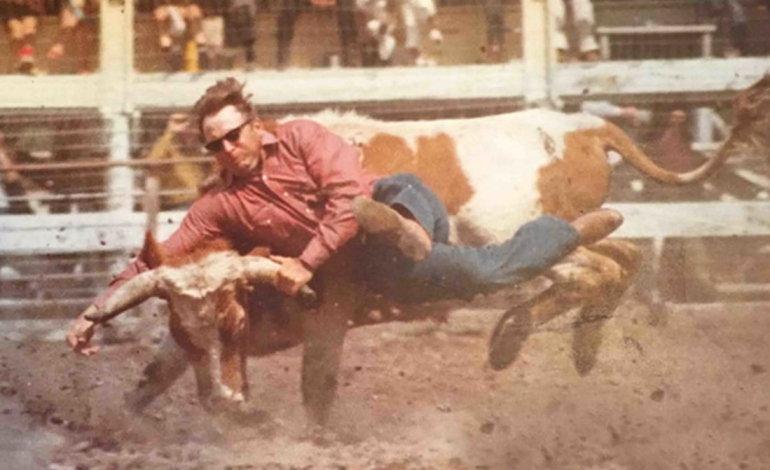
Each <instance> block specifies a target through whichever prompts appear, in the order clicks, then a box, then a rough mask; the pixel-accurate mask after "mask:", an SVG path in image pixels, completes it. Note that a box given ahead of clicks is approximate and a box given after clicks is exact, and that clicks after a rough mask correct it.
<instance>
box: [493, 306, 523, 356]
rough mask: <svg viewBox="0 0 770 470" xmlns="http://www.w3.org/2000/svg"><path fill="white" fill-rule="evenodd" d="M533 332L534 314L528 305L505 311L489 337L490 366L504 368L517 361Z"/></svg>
mask: <svg viewBox="0 0 770 470" xmlns="http://www.w3.org/2000/svg"><path fill="white" fill-rule="evenodd" d="M531 333H532V314H531V313H530V311H529V307H528V305H526V304H525V305H520V306H518V307H514V308H512V309H511V310H508V311H507V312H505V313H504V314H503V316H502V317H501V318H500V320H499V321H498V322H497V325H496V326H495V329H494V330H493V331H492V336H491V337H490V338H489V366H490V367H491V368H492V369H494V370H503V369H505V368H506V367H508V366H510V365H511V364H513V363H514V362H516V359H518V357H519V353H521V348H522V347H523V346H524V342H525V341H526V340H527V338H528V337H529V335H530V334H531Z"/></svg>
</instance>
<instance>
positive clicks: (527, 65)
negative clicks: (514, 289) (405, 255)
mask: <svg viewBox="0 0 770 470" xmlns="http://www.w3.org/2000/svg"><path fill="white" fill-rule="evenodd" d="M697 3H698V2H696V1H695V0H671V1H666V2H663V1H655V0H633V1H629V0H627V1H619V0H615V1H613V0H595V5H596V16H597V24H599V25H600V26H601V27H603V28H605V29H604V30H601V29H599V33H600V35H601V36H602V40H603V43H604V47H605V49H606V51H607V53H606V58H607V59H609V60H604V61H601V62H597V63H569V64H567V63H562V64H560V63H557V62H556V59H555V55H554V52H553V50H551V48H550V44H551V42H550V38H551V34H552V31H551V30H550V22H549V21H548V14H549V12H548V7H547V2H544V1H538V0H522V2H521V4H518V3H515V2H509V3H508V4H507V5H508V9H507V10H506V11H507V13H506V19H507V29H506V37H507V38H506V41H507V43H508V44H509V45H510V47H509V48H508V50H507V57H506V61H504V62H503V63H495V64H480V63H477V62H478V60H477V57H476V56H477V53H478V45H479V44H480V43H481V42H482V39H480V38H481V37H482V36H483V31H484V28H485V25H484V19H483V2H480V1H473V0H462V1H461V0H451V1H449V0H446V1H444V2H440V3H439V15H440V16H443V17H444V21H443V24H444V25H446V26H445V28H444V33H445V38H446V39H445V42H444V45H443V46H442V47H443V49H442V51H441V53H440V55H439V56H438V58H439V65H437V66H435V67H390V68H381V69H369V68H366V69H365V68H330V67H312V66H313V65H317V64H319V63H321V62H319V60H318V58H319V57H326V56H328V55H330V54H333V53H334V51H335V50H336V49H335V48H336V47H337V45H336V33H334V32H333V31H334V22H333V20H332V18H331V17H329V15H328V14H326V13H324V12H314V13H312V14H309V15H307V16H306V17H305V18H303V19H302V20H301V21H303V22H304V23H302V24H300V25H299V26H298V36H297V38H296V40H295V46H294V47H295V49H296V51H297V54H296V57H295V63H294V66H293V67H290V68H289V69H287V70H283V71H277V70H272V69H270V68H269V67H271V65H272V64H271V62H270V60H272V54H271V47H274V45H273V43H272V42H271V41H272V39H271V38H272V36H273V33H274V25H275V13H274V10H272V9H271V8H273V7H272V6H271V5H272V2H269V1H268V2H261V4H262V5H263V6H264V8H265V11H266V14H265V15H262V16H260V18H259V21H260V24H263V25H264V26H265V27H264V28H261V30H262V31H265V34H264V35H265V38H266V39H265V40H264V41H262V42H260V43H259V44H258V50H259V52H258V57H264V59H263V60H264V61H265V63H264V64H263V65H264V68H262V67H259V68H257V69H254V70H248V71H247V70H245V69H238V70H233V71H208V72H200V73H184V72H182V73H173V74H169V73H163V72H160V71H159V70H160V69H161V67H159V66H158V63H159V59H158V54H159V51H158V50H157V47H156V46H155V45H154V43H153V42H152V38H153V37H154V32H153V30H152V28H153V24H152V21H151V17H150V13H149V12H148V10H147V9H146V8H145V7H143V6H142V2H139V4H138V7H137V6H135V5H134V4H133V2H130V1H129V2H117V1H112V0H104V1H102V2H101V10H100V21H99V24H100V26H99V31H98V35H97V36H98V38H99V47H98V48H96V47H94V48H93V49H94V50H93V53H95V54H98V57H96V58H95V59H98V60H95V62H96V63H98V64H99V68H98V71H96V72H95V73H91V74H87V75H77V74H67V73H62V74H54V73H50V74H46V75H38V76H35V77H28V76H20V75H4V76H0V81H1V82H2V85H3V86H0V130H2V132H3V133H4V134H5V135H6V139H7V140H8V142H9V146H11V147H14V146H17V145H18V144H20V142H22V141H23V140H24V139H32V140H34V141H36V142H38V141H41V140H46V141H47V142H49V144H48V145H49V146H50V149H51V151H52V153H53V156H48V157H40V158H37V157H31V158H30V159H28V160H26V161H24V162H18V163H21V164H22V166H20V167H16V169H18V170H21V171H22V172H23V174H24V175H27V176H29V177H30V178H32V179H34V180H36V181H37V182H38V183H37V187H39V188H41V191H38V192H36V193H34V194H33V193H27V194H24V195H16V196H12V195H9V196H8V197H7V198H6V201H7V204H6V205H7V209H6V210H7V211H8V212H20V213H10V214H4V215H0V220H2V223H0V311H1V312H2V318H5V319H10V318H15V316H17V315H21V314H22V312H24V315H29V314H30V312H32V311H34V312H37V313H36V315H37V317H44V316H45V315H46V314H47V312H50V311H51V310H50V309H47V308H46V307H47V306H49V305H51V304H56V305H57V307H59V308H58V309H57V310H56V315H70V314H74V312H75V311H79V310H80V309H81V308H82V307H83V306H84V305H85V303H86V302H88V301H89V300H90V299H91V298H92V297H93V296H94V294H95V293H96V292H98V291H100V290H101V289H102V288H103V286H104V285H105V284H106V282H107V281H108V280H109V278H110V276H111V275H112V274H113V273H115V272H116V270H119V269H121V268H122V267H123V266H125V264H126V261H127V260H128V259H129V258H130V256H131V254H132V253H133V251H134V250H136V249H137V248H138V244H139V243H140V242H141V239H142V237H141V233H142V232H143V231H144V229H145V228H148V227H149V228H152V229H154V230H157V231H158V233H159V236H160V237H161V238H163V237H164V236H166V235H167V234H168V233H170V230H172V229H173V228H174V227H175V226H176V225H177V224H178V223H179V221H180V219H181V217H182V216H183V212H181V211H166V210H163V208H162V207H161V206H160V204H159V202H158V197H159V196H160V195H162V194H167V193H168V191H167V190H168V188H165V189H164V188H157V180H156V179H155V178H153V177H151V175H152V172H149V171H147V165H146V164H145V163H144V162H142V161H141V159H142V158H143V157H144V156H145V155H146V154H147V152H148V150H149V148H150V146H151V144H152V142H153V141H154V140H155V139H156V138H157V137H158V136H160V134H161V133H162V131H163V128H164V126H165V122H166V119H167V117H168V115H169V114H171V113H172V112H175V111H180V110H185V109H187V108H189V107H190V106H191V105H192V104H193V103H194V101H195V99H197V97H198V96H200V94H201V93H202V92H203V90H204V89H205V88H206V87H207V86H209V85H210V84H212V83H213V82H214V81H215V80H217V79H220V78H223V77H225V76H230V75H233V76H236V77H237V78H239V79H242V80H245V81H246V82H247V88H248V89H249V90H250V91H251V92H252V93H253V94H254V98H255V100H256V102H258V103H260V104H261V113H262V115H263V116H264V117H276V116H282V115H286V114H297V113H303V112H311V111H316V110H320V109H324V108H328V107H335V108H339V109H354V110H357V111H358V112H362V113H365V114H369V115H372V116H375V117H378V118H382V119H393V120H400V119H423V118H454V117H471V116H481V115H488V114H495V113H500V112H509V111H515V110H517V109H523V108H525V107H529V106H554V107H563V108H564V109H567V110H570V109H576V108H577V107H578V106H579V104H580V103H581V102H583V101H586V100H588V99H591V100H609V101H611V102H613V103H615V104H618V105H623V106H636V107H638V108H644V109H647V110H650V111H651V113H652V114H653V116H654V118H653V120H652V124H651V127H650V128H649V129H647V130H645V132H643V133H640V134H639V136H638V137H639V140H640V141H641V142H642V143H647V144H650V145H651V146H652V145H653V144H654V142H655V139H656V136H659V135H660V134H661V132H662V128H658V127H656V125H657V124H658V123H662V122H664V121H665V117H666V116H668V115H669V113H670V112H671V111H673V110H684V111H685V113H686V114H687V115H688V116H689V121H688V122H689V123H690V124H688V126H691V127H690V128H689V129H690V130H689V131H690V134H691V137H692V140H693V142H692V145H693V148H695V149H696V150H699V151H701V150H702V151H704V152H705V153H707V152H708V149H710V148H713V147H714V145H715V144H717V143H718V141H719V138H720V128H722V127H724V122H729V120H730V109H729V102H730V99H731V98H732V97H733V95H734V93H735V91H736V90H740V89H742V88H744V87H746V86H748V85H750V84H751V83H753V82H754V81H756V80H758V79H759V78H760V77H761V76H762V75H763V74H765V73H767V72H768V71H770V59H768V57H766V55H767V49H766V47H765V44H764V42H763V41H764V38H766V37H770V35H768V34H767V33H768V32H770V31H768V29H770V20H768V19H767V15H766V12H765V13H763V14H764V15H765V16H761V15H759V16H755V17H754V18H753V22H752V24H751V32H752V37H755V38H757V40H756V41H753V42H752V43H751V44H752V53H753V55H751V56H747V57H741V58H729V59H728V58H723V57H721V50H722V49H723V45H724V42H725V39H724V32H723V25H721V24H716V25H712V27H706V28H704V27H703V26H704V25H707V24H710V23H708V19H707V18H704V17H703V15H702V12H700V11H699V10H698V8H697ZM52 24H55V21H54V19H53V18H46V19H45V21H44V25H49V26H50V25H52ZM271 28H272V29H271ZM613 28H614V29H613ZM672 28H674V29H672ZM329 31H332V32H329ZM329 38H330V39H329ZM704 41H706V42H707V43H708V47H706V46H704ZM50 42H51V39H50V38H49V37H44V38H43V39H41V43H43V44H47V43H50ZM4 46H5V44H0V49H2V48H3V47H4ZM304 46H307V47H304ZM311 46H312V47H311ZM3 50H4V49H3ZM236 63H237V62H236ZM3 68H4V70H6V71H10V69H11V65H10V64H9V63H8V62H7V61H6V62H3ZM44 138H45V139H44ZM38 143H39V142H38ZM27 154H29V155H32V154H33V152H27ZM761 157H764V156H755V155H746V156H745V157H743V158H742V159H740V160H739V161H735V162H732V163H731V164H730V167H729V168H728V169H727V171H726V173H725V175H723V176H720V178H718V179H716V180H715V181H713V182H710V183H708V184H706V185H705V186H703V187H699V188H696V189H694V190H688V191H684V190H679V189H671V190H669V189H666V190H665V191H664V190H661V189H658V188H654V187H644V188H641V189H640V187H639V185H640V183H639V182H638V181H636V178H637V177H638V176H636V175H635V174H634V172H633V171H631V170H628V169H625V168H619V169H618V170H617V173H616V181H615V184H616V187H614V188H613V203H614V204H615V205H616V206H617V207H619V208H621V210H622V212H623V213H624V214H626V215H627V220H628V222H627V224H626V225H625V226H624V227H623V228H622V229H621V232H620V233H619V235H620V236H624V237H629V238H636V239H640V240H644V241H643V243H647V244H649V245H651V246H653V247H655V250H657V251H656V253H657V258H656V259H657V261H656V262H657V263H662V264H664V265H666V264H667V263H668V264H670V263H672V261H671V260H672V259H676V258H677V257H682V256H685V257H688V261H686V262H676V263H674V264H675V266H674V267H675V268H676V269H674V270H673V272H674V274H672V275H670V277H672V278H686V277H687V276H686V274H687V273H685V272H683V271H682V269H685V270H686V269H690V270H696V271H697V270H704V269H705V270H708V269H710V267H712V266H725V267H729V268H730V269H725V268H720V273H719V276H712V277H711V278H709V279H706V280H705V281H704V282H707V283H711V285H709V286H706V288H705V289H706V290H708V289H709V288H710V289H711V292H710V294H711V295H713V294H714V293H716V294H717V295H720V296H721V297H720V298H736V299H746V298H758V297H763V296H766V295H767V293H768V289H767V285H768V284H767V283H768V282H770V279H768V278H767V277H766V276H765V277H762V276H761V275H758V274H757V270H761V268H762V266H763V264H762V263H763V262H766V261H764V258H768V248H767V247H768V246H770V238H768V236H770V204H769V203H767V202H766V200H767V198H768V197H769V196H768V192H770V179H769V178H768V171H767V167H766V161H764V160H766V159H763V158H761ZM8 170H9V169H8V168H6V169H4V170H3V171H4V172H7V171H8ZM642 186H644V184H642ZM164 191H165V192H164ZM677 191H680V192H677ZM673 201H676V202H673ZM33 203H34V204H33ZM33 205H34V206H35V207H32V206H33ZM13 207H21V209H19V210H12V208H13ZM23 212H27V213H23ZM696 214H697V215H696ZM736 236H739V237H737V238H736ZM667 239H673V240H675V242H674V243H668V244H666V243H664V240H667ZM691 240H695V242H692V241H691ZM726 240H729V241H730V242H729V243H726V242H725V241H726ZM736 240H737V242H736ZM691 246H699V248H695V249H694V250H695V251H698V252H700V253H703V252H705V253H706V254H708V255H709V256H705V257H703V256H701V255H687V254H685V255H682V253H691V252H692V251H693V249H691ZM715 252H716V253H721V254H723V255H724V256H714V254H715ZM746 259H750V264H749V263H748V262H742V261H741V260H744V261H745V260H746ZM668 271H672V270H670V269H669V270H668ZM664 284H667V285H669V286H671V283H670V282H664ZM696 290H699V288H698V289H696V288H695V287H692V286H688V285H682V286H678V287H677V286H673V287H670V288H669V289H668V292H664V294H665V295H667V296H669V297H670V298H673V299H675V300H687V299H688V298H692V297H693V295H694V294H693V295H690V293H694V292H695V291H696ZM688 292H689V293H688ZM704 295H705V294H704ZM702 299H703V298H699V297H697V295H695V300H702ZM33 308H34V309H33Z"/></svg>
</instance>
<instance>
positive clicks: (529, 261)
mask: <svg viewBox="0 0 770 470" xmlns="http://www.w3.org/2000/svg"><path fill="white" fill-rule="evenodd" d="M373 198H374V200H376V201H379V202H382V203H385V204H388V205H389V206H391V207H393V206H400V207H401V208H403V209H406V210H407V211H409V212H410V213H411V214H412V215H413V216H414V218H415V219H416V220H417V221H418V222H419V223H420V225H422V226H423V227H424V228H425V230H426V231H427V232H428V233H429V234H430V235H431V238H432V239H433V250H432V251H431V254H430V256H428V258H427V259H426V260H424V261H420V262H414V261H411V260H409V259H407V258H406V257H405V256H403V255H402V254H401V252H400V251H399V250H398V249H397V248H395V247H394V246H392V245H389V244H386V243H383V242H379V241H377V240H375V239H374V238H373V237H371V238H369V239H368V240H367V242H366V244H365V245H364V250H365V253H366V256H365V259H364V263H363V266H362V267H363V268H364V272H363V273H362V275H363V276H364V278H365V279H366V281H367V284H368V285H369V288H371V289H373V290H374V291H376V292H379V293H382V294H384V295H387V296H390V297H392V298H394V299H396V300H399V301H402V302H427V301H436V300H442V299H457V298H461V299H471V298H473V297H474V296H475V295H476V294H480V293H486V292H491V291H494V290H496V289H499V288H503V287H510V286H513V285H516V284H519V283H521V282H524V281H526V280H529V279H532V278H534V277H536V276H538V275H540V274H542V273H543V272H544V271H545V270H546V269H548V268H549V267H551V266H552V265H554V264H555V263H556V262H558V261H559V260H561V259H562V258H563V257H564V256H566V255H567V254H568V253H570V252H571V251H573V250H574V249H575V248H577V246H578V244H579V235H578V232H577V230H575V228H574V227H572V225H570V224H569V223H568V222H566V221H564V220H562V219H558V218H556V217H552V216H548V215H546V216H542V217H540V218H538V219H536V220H533V221H531V222H528V223H526V224H524V225H523V226H522V227H521V228H520V229H519V230H518V231H517V232H516V234H515V235H514V236H513V237H511V238H510V239H508V240H506V241H505V242H503V243H499V244H492V245H487V246H483V247H470V246H458V245H450V244H449V243H448V241H449V216H448V214H447V212H446V209H445V208H444V205H443V204H442V203H441V201H440V200H439V199H438V197H437V196H436V194H435V193H434V192H433V191H432V190H431V189H430V188H428V187H427V186H425V185H424V184H423V183H422V181H421V180H420V179H419V178H417V177H416V176H414V175H411V174H398V175H394V176H391V177H387V178H383V179H381V180H379V181H378V182H377V184H376V185H375V187H374V195H373Z"/></svg>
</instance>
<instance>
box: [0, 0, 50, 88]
mask: <svg viewBox="0 0 770 470" xmlns="http://www.w3.org/2000/svg"><path fill="white" fill-rule="evenodd" d="M44 11H45V3H44V0H0V16H2V18H3V22H4V23H5V26H6V29H7V32H8V38H9V45H10V48H11V54H12V55H13V56H15V57H16V60H17V61H18V62H17V65H16V70H17V71H18V72H19V73H23V74H30V75H31V74H34V73H35V41H36V39H37V25H38V17H39V16H40V15H42V14H43V13H44Z"/></svg>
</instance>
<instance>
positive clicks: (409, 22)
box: [399, 0, 444, 65]
mask: <svg viewBox="0 0 770 470" xmlns="http://www.w3.org/2000/svg"><path fill="white" fill-rule="evenodd" d="M399 1H400V3H401V18H402V19H403V21H404V47H405V48H406V52H407V54H408V60H409V62H410V64H414V65H432V64H433V62H432V61H430V60H429V59H427V58H426V57H425V55H424V54H423V49H422V34H423V29H424V28H425V29H427V30H428V37H429V38H430V40H431V41H432V42H433V43H434V44H436V45H438V44H441V42H442V41H443V40H444V36H443V35H442V34H441V31H440V30H439V29H438V25H437V21H436V4H435V2H434V0H399Z"/></svg>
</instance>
